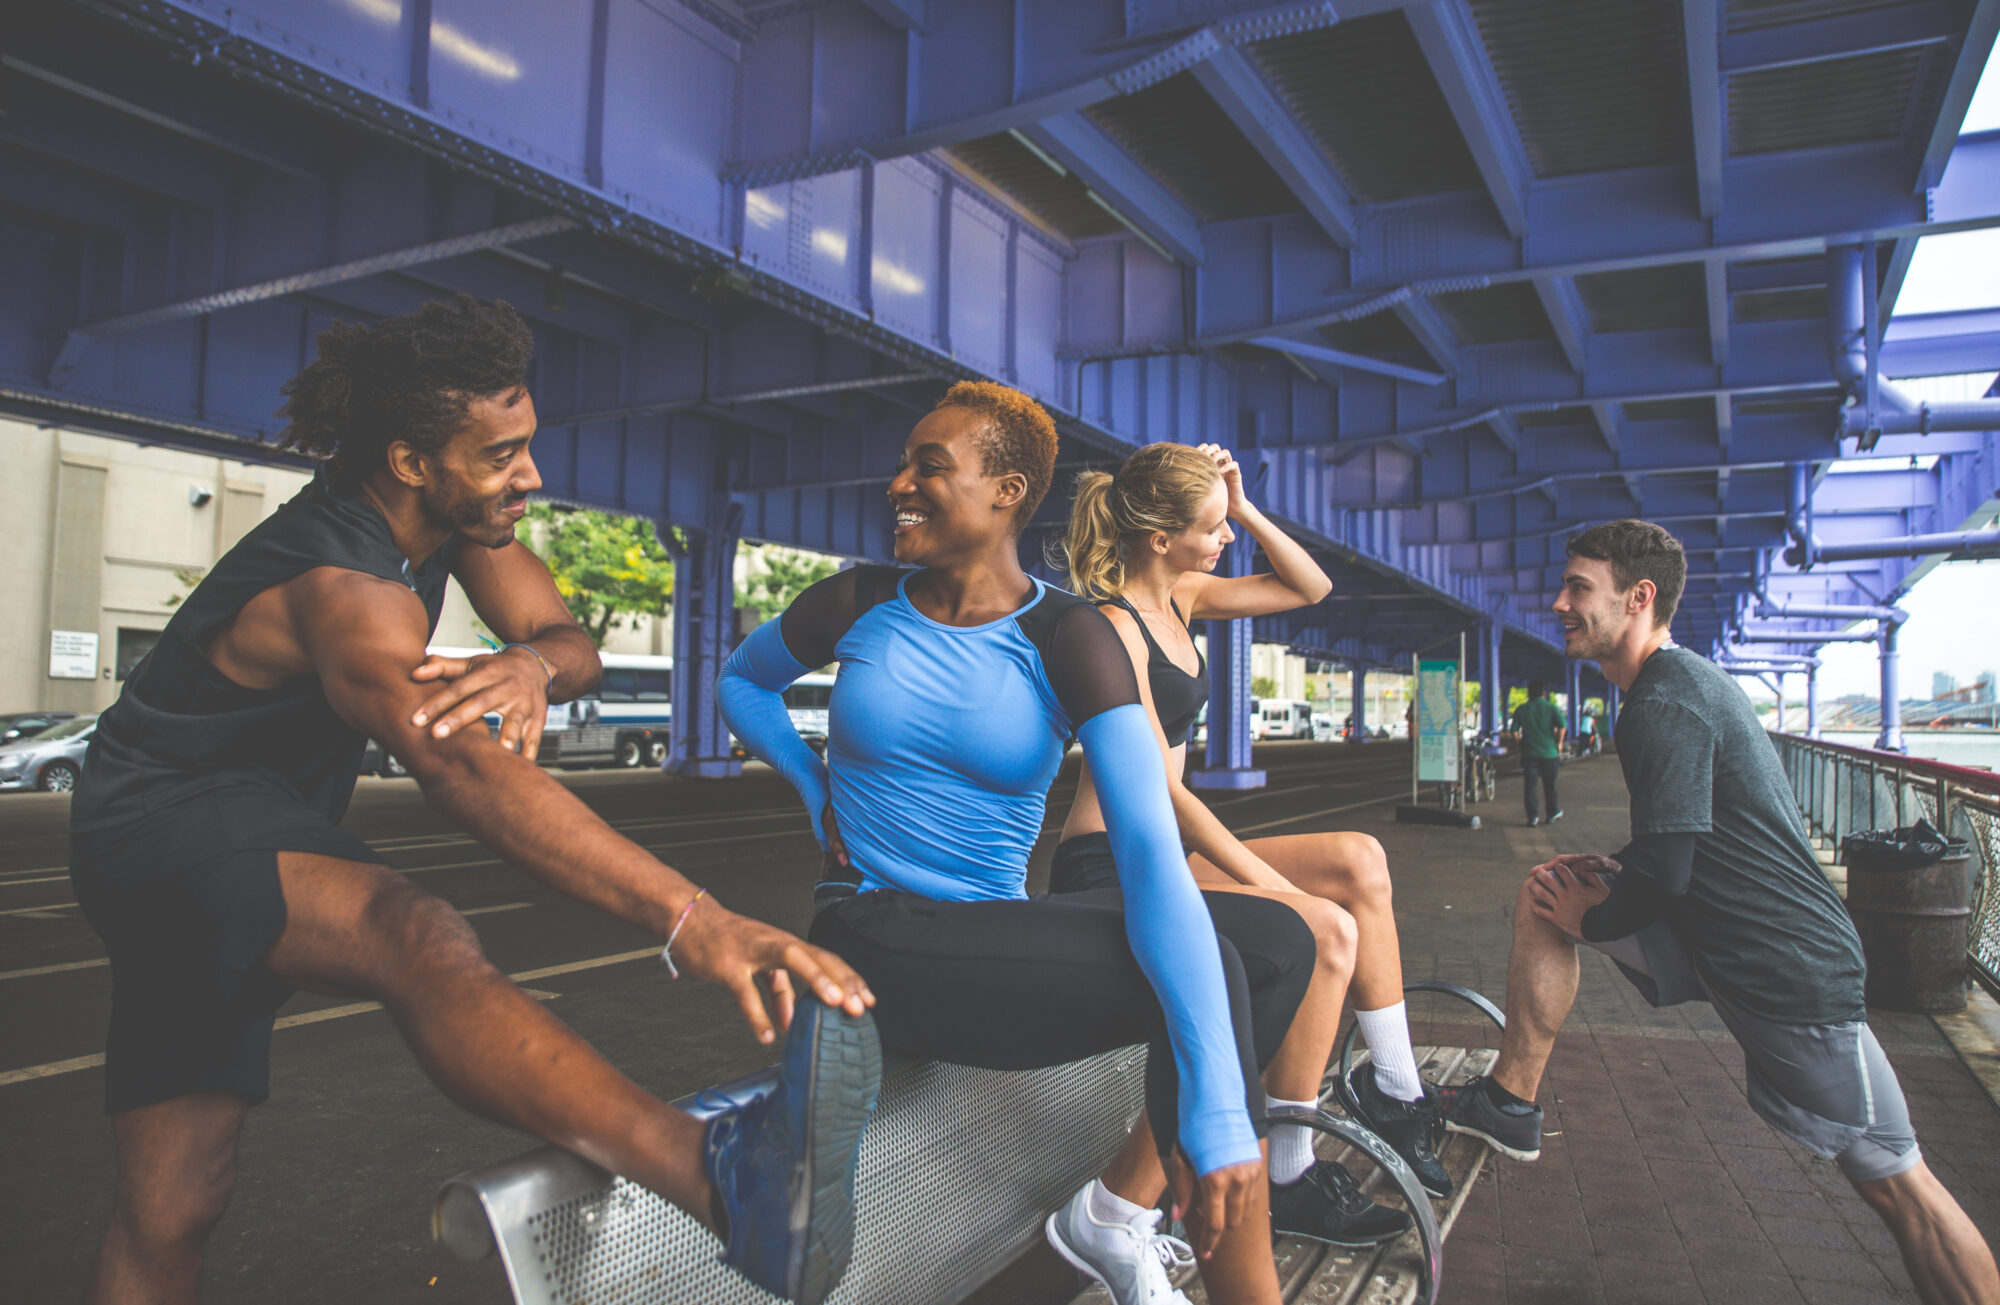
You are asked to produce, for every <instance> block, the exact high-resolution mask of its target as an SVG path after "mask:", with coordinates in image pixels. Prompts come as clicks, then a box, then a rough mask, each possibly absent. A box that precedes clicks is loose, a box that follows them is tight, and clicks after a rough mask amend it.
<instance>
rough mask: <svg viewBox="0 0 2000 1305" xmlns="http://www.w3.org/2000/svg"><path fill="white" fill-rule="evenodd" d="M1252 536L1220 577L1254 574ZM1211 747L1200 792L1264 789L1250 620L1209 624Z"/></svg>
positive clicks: (1191, 779)
mask: <svg viewBox="0 0 2000 1305" xmlns="http://www.w3.org/2000/svg"><path fill="white" fill-rule="evenodd" d="M1253 547H1254V545H1253V544H1252V542H1251V540H1250V537H1249V536H1248V535H1247V534H1245V535H1241V536H1238V538H1237V540H1236V542H1235V543H1233V544H1231V545H1229V546H1228V547H1227V548H1225V549H1223V550H1222V560H1221V562H1219V563H1217V565H1216V568H1215V571H1216V574H1217V575H1228V576H1243V575H1248V574H1250V563H1251V549H1252V548H1253ZM1207 625H1208V743H1207V744H1206V747H1205V751H1204V752H1203V756H1202V763H1203V764H1202V765H1201V766H1200V767H1199V768H1198V769H1196V770H1195V771H1194V773H1193V774H1191V775H1189V776H1188V784H1189V785H1190V786H1191V787H1194V788H1262V787H1264V772H1263V771H1261V770H1258V769H1257V768H1256V767H1254V766H1252V765H1251V764H1250V622H1249V621H1248V620H1247V619H1245V620H1236V621H1209V622H1208V623H1207Z"/></svg>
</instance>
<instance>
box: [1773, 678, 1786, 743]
mask: <svg viewBox="0 0 2000 1305" xmlns="http://www.w3.org/2000/svg"><path fill="white" fill-rule="evenodd" d="M1771 687H1772V688H1773V689H1775V690H1777V693H1778V733H1780V734H1783V733H1784V732H1785V673H1784V672H1783V671H1779V672H1778V673H1777V674H1776V675H1774V676H1772V677H1771Z"/></svg>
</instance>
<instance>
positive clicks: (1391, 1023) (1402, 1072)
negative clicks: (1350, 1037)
mask: <svg viewBox="0 0 2000 1305" xmlns="http://www.w3.org/2000/svg"><path fill="white" fill-rule="evenodd" d="M1354 1019H1355V1022H1356V1023H1358V1024H1360V1025H1361V1036H1362V1038H1363V1039H1364V1040H1365V1041H1366V1042H1367V1043H1368V1056H1369V1059H1370V1060H1372V1061H1374V1062H1375V1086H1376V1087H1379V1088H1381V1089H1382V1091H1383V1092H1384V1093H1385V1094H1386V1095H1388V1096H1392V1097H1394V1098H1395V1099H1396V1100H1398V1101H1421V1100H1423V1099H1424V1081H1423V1079H1422V1078H1420V1077H1418V1075H1417V1053H1416V1050H1415V1048H1413V1047H1411V1046H1410V1019H1409V1015H1408V1013H1407V1011H1406V1009H1405V1006H1404V1003H1402V1002H1400V1001H1399V1002H1397V1003H1396V1004H1395V1005H1393V1006H1384V1007H1383V1008H1382V1009H1381V1010H1358V1011H1355V1012H1354Z"/></svg>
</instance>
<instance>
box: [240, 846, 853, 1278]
mask: <svg viewBox="0 0 2000 1305" xmlns="http://www.w3.org/2000/svg"><path fill="white" fill-rule="evenodd" d="M279 874H280V876H281V877H282V879H283V882H284V889H285V902H286V907H287V922H286V926H285V931H284V933H283V934H282V935H281V936H280V937H279V939H278V942H277V945H276V946H274V947H273V948H272V949H271V953H270V955H269V957H268V964H269V965H270V968H271V969H272V971H273V972H274V973H276V974H277V975H278V976H279V977H280V978H283V979H284V980H286V981H287V982H289V983H292V984H295V985H297V986H299V987H303V988H308V989H311V990H314V991H318V992H337V993H361V994H365V995H367V996H370V997H374V998H375V999H376V1000H378V1001H380V1002H381V1003H382V1004H383V1006H384V1007H385V1008H387V1010H388V1011H389V1014H390V1016H391V1018H393V1019H394V1020H395V1021H396V1026H397V1028H398V1030H399V1031H401V1033H402V1035H403V1038H404V1040H405V1041H407V1042H408V1043H409V1044H410V1047H411V1049H412V1050H413V1051H414V1052H415V1053H416V1055H417V1059H418V1060H419V1061H420V1062H422V1064H423V1067H424V1070H425V1072H426V1073H428V1074H429V1075H430V1077H431V1079H432V1081H433V1082H435V1083H436V1084H437V1085H438V1087H439V1088H441V1089H442V1090H443V1091H444V1093H445V1094H446V1095H447V1096H449V1097H450V1098H451V1099H452V1100H453V1101H455V1102H457V1103H458V1104H459V1105H461V1106H464V1107H465V1108H466V1109H468V1110H472V1111H474V1112H476V1113H478V1114H480V1115H483V1116H485V1117H487V1118H489V1119H493V1120H496V1121H498V1122H500V1123H504V1124H511V1125H513V1126H514V1127H516V1128H521V1129H524V1130H526V1131H528V1132H531V1133H533V1134H535V1135H536V1136H538V1137H541V1138H544V1139H546V1140H548V1141H550V1142H553V1143H555V1144H556V1145H558V1146H561V1147H564V1148H566V1149H568V1150H571V1151H574V1152H576V1153H577V1154H578V1155H581V1156H583V1157H584V1158H586V1159H588V1160H591V1161H592V1162H594V1163H596V1164H599V1165H602V1166H603V1167H604V1168H606V1169H609V1170H611V1171H612V1172H613V1173H617V1174H621V1175H623V1176H624V1177H626V1178H629V1179H631V1180H632V1181H634V1182H637V1183H640V1184H642V1185H643V1186H645V1187H648V1188H650V1189H652V1190H653V1191H655V1192H657V1193H659V1194H660V1195H661V1196H663V1197H665V1198H666V1199H667V1200H669V1201H671V1202H672V1203H673V1204H674V1205H676V1206H678V1207H680V1208H681V1209H682V1210H685V1211H686V1212H687V1213H689V1214H690V1215H692V1216H694V1217H695V1218H697V1219H699V1220H701V1221H702V1222H703V1223H705V1224H707V1225H708V1226H709V1227H710V1228H712V1229H714V1230H715V1231H716V1233H717V1235H718V1236H720V1237H722V1238H723V1239H724V1241H725V1242H726V1244H727V1246H728V1253H727V1255H726V1257H725V1258H726V1259H727V1260H728V1262H729V1263H730V1264H731V1265H732V1266H734V1267H735V1268H737V1269H738V1270H740V1271H741V1272H743V1273H744V1275H745V1276H746V1277H749V1278H750V1279H751V1280H752V1281H755V1282H757V1283H758V1284H759V1285H760V1286H764V1287H766V1288H767V1289H769V1290H772V1291H774V1292H777V1293H779V1294H781V1295H784V1296H787V1297H789V1298H791V1299H797V1300H818V1299H819V1298H820V1297H821V1296H823V1295H824V1294H825V1293H826V1292H827V1291H830V1290H831V1289H832V1286H833V1285H834V1283H835V1282H837V1281H838V1280H839V1275H840V1272H841V1270H842V1269H844V1268H845V1266H846V1261H847V1256H848V1253H849V1251H850V1250H851V1247H852V1238H853V1209H852V1206H853V1168H854V1157H855V1155H856V1153H857V1152H858V1150H859V1147H860V1142H861V1132H862V1129H863V1127H864V1126H865V1124H866V1122H867V1117H868V1112H869V1110H871V1109H872V1108H873V1106H874V1103H875V1092H876V1085H877V1081H878V1079H879V1077H880V1052H879V1049H878V1048H877V1045H876V1042H875V1036H874V1028H873V1025H872V1023H871V1022H870V1021H869V1020H868V1019H867V1017H865V1016H863V1017H860V1018H856V1017H853V1016H850V1015H847V1014H845V1013H843V1012H840V1011H838V1010H836V1009H832V1008H828V1007H825V1006H823V1005H821V1004H820V1003H819V1002H818V1001H817V1000H816V999H814V998H811V997H806V998H804V999H803V1001H802V1004H801V1006H800V1009H799V1011H798V1014H797V1017H796V1019H795V1020H794V1030H793V1035H792V1037H791V1038H790V1039H789V1040H788V1041H787V1043H786V1046H785V1049H784V1059H783V1060H782V1061H781V1062H780V1066H779V1068H780V1083H781V1086H780V1087H779V1089H778V1091H777V1092H776V1093H774V1094H773V1096H772V1097H770V1098H767V1099H765V1100H764V1101H763V1102H759V1103H757V1104H754V1105H752V1106H750V1107H746V1108H745V1109H744V1110H741V1111H736V1112H731V1113H729V1114H726V1115H723V1116H720V1117H718V1118H717V1119H716V1120H714V1121H711V1122H710V1123H707V1124H704V1123H702V1122H701V1121H699V1120H696V1119H694V1118H693V1117H692V1116H690V1115H687V1114H685V1113H684V1112H682V1111H679V1110H676V1109H674V1108H673V1107H672V1106H670V1105H668V1104H666V1103H665V1102H663V1101H660V1100H659V1099H657V1098H655V1097H653V1096H651V1095H650V1094H648V1093H646V1092H645V1091H643V1090H641V1089H640V1088H639V1087H638V1085H637V1084H635V1083H633V1082H632V1081H631V1080H630V1079H628V1078H626V1077H625V1075H623V1074H621V1073H620V1072H618V1070H617V1069H615V1068H613V1066H612V1065H611V1064H610V1062H609V1061H607V1060H605V1059H604V1058H603V1057H602V1056H600V1055H599V1054H598V1053H597V1052H596V1051H595V1050H594V1049H593V1048H592V1047H591V1046H590V1045H589V1044H588V1043H586V1042H584V1041H583V1039H582V1038H580V1037H578V1036H577V1035H576V1034H575V1033H574V1032H573V1031H571V1030H570V1028H569V1027H568V1026H567V1025H565V1024H563V1022H562V1021H561V1020H559V1019H557V1018H556V1017H555V1016H554V1015H552V1014H551V1013H550V1012H549V1011H548V1010H547V1009H546V1008H545V1007H543V1006H542V1005H540V1004H539V1003H537V1002H536V1001H534V1000H533V999H532V998H530V997H529V996H528V995H527V994H526V993H524V992H522V991H521V990H520V989H519V988H518V987H516V986H515V985H514V984H513V983H512V982H510V981H509V980H508V979H507V977H506V976H505V975H503V974H501V973H500V972H499V971H498V970H497V969H495V968H494V967H493V966H492V964H491V963H489V962H488V961H487V959H486V957H485V954H484V952H483V951H481V949H480V946H479V941H478V938H477V937H476V936H475V935H474V934H473V932H472V928H471V926H470V925H468V924H466V922H465V919H464V917H463V916H461V915H459V914H458V912H456V911H454V910H453V909H452V908H451V907H450V906H449V905H447V904H446V903H444V902H443V901H441V900H439V899H438V898H435V897H432V896H430V895H428V894H426V893H423V892H421V891H419V890H418V889H417V888H415V887H414V886H412V885H411V884H410V883H409V881H408V880H406V879H404V878H402V877H401V876H400V875H397V874H395V873H394V872H393V871H390V870H389V869H387V868H386V867H383V866H378V865H367V864H361V863H357V862H352V861H342V860H337V859H334V858H331V857H324V856H308V855H303V854H297V853H284V854H281V855H280V857H279ZM843 1042H844V1043H848V1044H858V1045H860V1046H861V1051H862V1054H861V1055H859V1056H856V1057H854V1058H853V1059H854V1064H855V1066H857V1067H858V1069H856V1070H854V1071H851V1072H844V1071H843V1070H842V1068H841V1065H842V1064H843V1058H842V1057H840V1056H839V1054H838V1052H839V1050H840V1047H839V1046H838V1045H836V1044H840V1043H843ZM822 1052H825V1053H827V1055H826V1057H825V1060H824V1061H823V1060H822V1057H821V1053H822ZM767 1130H771V1131H767ZM761 1139H772V1140H771V1141H764V1140H761ZM753 1142H755V1143H756V1144H755V1145H752V1143H753ZM774 1163H781V1164H782V1166H783V1169H782V1172H780V1171H779V1170H778V1169H774V1168H772V1166H773V1164H774ZM801 1171H803V1172H802V1173H801ZM830 1173H840V1174H842V1175H843V1178H842V1180H841V1181H836V1182H832V1183H830V1184H829V1183H828V1182H827V1181H826V1178H825V1175H827V1174H830ZM816 1175H818V1177H816ZM799 1182H803V1188H804V1190H806V1191H809V1192H814V1193H817V1195H816V1196H815V1197H814V1202H813V1208H812V1209H811V1210H810V1211H809V1212H808V1215H807V1218H806V1221H805V1225H804V1226H803V1227H795V1226H793V1222H792V1220H791V1205H792V1197H791V1193H792V1192H793V1191H795V1190H799V1189H798V1187H796V1186H794V1184H795V1183H799Z"/></svg>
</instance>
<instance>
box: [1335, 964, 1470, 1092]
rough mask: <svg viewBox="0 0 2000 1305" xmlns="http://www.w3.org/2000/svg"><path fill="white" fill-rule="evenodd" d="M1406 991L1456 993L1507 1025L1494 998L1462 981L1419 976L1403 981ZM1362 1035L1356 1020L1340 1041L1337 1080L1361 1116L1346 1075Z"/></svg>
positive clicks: (1340, 1090) (1468, 1003)
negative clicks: (1355, 1044)
mask: <svg viewBox="0 0 2000 1305" xmlns="http://www.w3.org/2000/svg"><path fill="white" fill-rule="evenodd" d="M1403 991H1404V993H1405V994H1408V993H1412V992H1441V993H1443V994H1444V995H1445V996H1447V997H1456V998H1458V999H1459V1000H1460V1001H1462V1002H1464V1003H1466V1004H1467V1005H1468V1006H1471V1007H1473V1008H1474V1009H1475V1010H1477V1011H1478V1012H1479V1013H1480V1014H1482V1015H1484V1016H1485V1017H1486V1018H1487V1019H1489V1020H1492V1021H1493V1027H1495V1028H1497V1029H1501V1030H1503V1031H1504V1030H1505V1029H1506V1027H1507V1016H1506V1015H1505V1014H1504V1013H1503V1012H1502V1011H1501V1009H1500V1008H1499V1007H1498V1006H1495V1005H1494V1004H1493V1001H1492V999H1491V998H1489V997H1488V996H1487V995H1486V994H1485V993H1483V992H1475V991H1473V990H1472V989H1471V988H1467V987H1465V986H1463V985H1461V984H1456V983H1446V982H1445V981H1444V980H1442V979H1419V980H1417V981H1416V982H1415V983H1406V984H1404V985H1403ZM1360 1035H1361V1022H1360V1021H1359V1020H1356V1021H1355V1022H1354V1023H1353V1025H1351V1026H1350V1027H1349V1028H1348V1030H1347V1037H1346V1038H1345V1039H1344V1040H1343V1041H1342V1042H1341V1044H1340V1077H1339V1079H1338V1080H1337V1082H1338V1083H1339V1092H1340V1103H1341V1105H1343V1106H1345V1107H1346V1108H1347V1113H1348V1114H1350V1115H1353V1116H1355V1117H1356V1118H1359V1117H1360V1115H1361V1103H1360V1102H1358V1101H1356V1100H1355V1099H1354V1089H1353V1088H1351V1087H1349V1086H1347V1076H1348V1074H1349V1072H1350V1071H1352V1069H1353V1068H1354V1040H1355V1039H1356V1038H1357V1037H1359V1036H1360Z"/></svg>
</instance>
